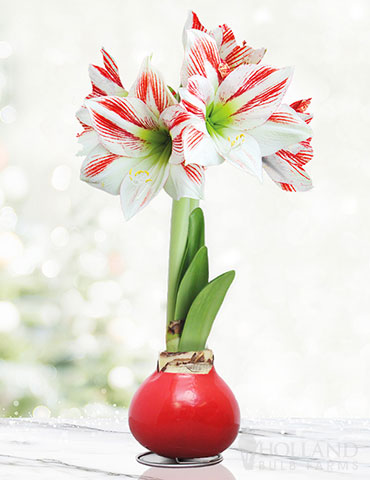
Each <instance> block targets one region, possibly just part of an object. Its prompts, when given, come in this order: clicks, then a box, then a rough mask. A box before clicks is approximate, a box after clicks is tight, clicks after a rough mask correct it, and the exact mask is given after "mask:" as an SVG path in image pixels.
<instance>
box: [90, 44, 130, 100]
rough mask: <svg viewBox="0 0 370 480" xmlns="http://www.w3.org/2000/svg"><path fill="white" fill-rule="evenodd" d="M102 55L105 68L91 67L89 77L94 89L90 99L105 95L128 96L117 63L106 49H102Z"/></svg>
mask: <svg viewBox="0 0 370 480" xmlns="http://www.w3.org/2000/svg"><path fill="white" fill-rule="evenodd" d="M101 53H102V55H103V62H104V68H103V67H99V66H97V65H89V76H90V80H91V85H92V89H93V91H92V94H91V95H89V98H91V97H95V96H103V95H118V96H126V95H127V91H126V90H125V88H124V87H123V85H122V82H121V79H120V77H119V72H118V67H117V64H116V62H115V61H114V60H113V58H112V57H111V56H110V55H109V53H108V52H107V51H106V50H105V49H104V48H102V49H101Z"/></svg>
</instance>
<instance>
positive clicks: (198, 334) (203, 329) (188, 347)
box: [179, 270, 235, 352]
mask: <svg viewBox="0 0 370 480" xmlns="http://www.w3.org/2000/svg"><path fill="white" fill-rule="evenodd" d="M234 277H235V271H234V270H231V271H230V272H226V273H224V274H222V275H220V276H219V277H217V278H215V279H214V280H212V282H210V283H209V284H208V285H206V286H205V287H204V288H203V290H202V291H201V292H200V293H199V294H198V296H197V297H196V298H195V300H194V302H193V303H192V305H191V307H190V310H189V313H188V315H187V317H186V321H185V325H184V328H183V331H182V334H181V338H180V344H179V351H180V352H188V351H192V350H203V349H204V348H205V345H206V342H207V338H208V335H209V333H210V331H211V328H212V325H213V322H214V320H215V318H216V315H217V312H218V311H219V309H220V307H221V305H222V302H223V300H224V298H225V295H226V293H227V291H228V289H229V287H230V285H231V283H232V281H233V280H234Z"/></svg>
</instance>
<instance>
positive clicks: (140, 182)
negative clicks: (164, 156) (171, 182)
mask: <svg viewBox="0 0 370 480" xmlns="http://www.w3.org/2000/svg"><path fill="white" fill-rule="evenodd" d="M169 169H170V165H169V163H168V162H161V161H159V160H158V157H156V156H152V157H147V158H145V159H144V160H141V161H140V162H138V163H136V165H135V167H134V168H133V169H132V170H130V171H129V173H128V174H127V175H126V177H125V178H124V180H123V182H122V185H121V190H120V195H121V206H122V210H123V213H124V216H125V218H126V220H129V219H130V218H131V217H133V216H134V215H135V214H136V213H137V212H139V211H140V210H141V209H143V208H144V207H145V206H146V205H147V204H148V203H149V202H150V201H151V200H152V199H153V198H154V197H155V196H156V195H157V194H158V193H159V191H160V190H161V189H162V187H163V186H164V184H165V183H166V181H167V178H168V174H169Z"/></svg>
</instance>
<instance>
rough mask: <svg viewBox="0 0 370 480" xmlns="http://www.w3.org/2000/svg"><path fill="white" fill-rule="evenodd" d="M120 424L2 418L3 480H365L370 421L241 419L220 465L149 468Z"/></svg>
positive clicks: (369, 461)
mask: <svg viewBox="0 0 370 480" xmlns="http://www.w3.org/2000/svg"><path fill="white" fill-rule="evenodd" d="M142 451H143V448H142V447H141V446H140V445H139V444H138V443H137V442H136V441H135V440H134V439H133V437H132V436H131V434H130V433H129V431H128V428H127V422H126V420H124V419H117V420H114V419H113V420H112V419H84V420H78V421H74V420H61V419H51V420H48V421H40V420H35V419H0V478H1V480H7V479H12V480H13V479H25V478H27V480H32V479H34V478H35V479H36V478H37V479H38V480H43V479H48V480H51V479H52V480H59V479H74V478H76V479H79V478H81V479H90V478H91V479H104V478H122V479H126V478H127V479H141V480H158V479H163V480H164V479H168V480H183V479H192V480H203V479H204V480H206V479H207V480H233V479H235V480H239V479H254V478H256V479H262V480H264V479H282V478H284V479H285V478H288V479H289V480H290V479H295V478H297V479H302V478H303V479H305V478H314V479H321V478H323V479H324V478H328V479H330V478H343V477H349V476H355V477H356V478H369V476H370V420H345V421H344V420H313V419H307V420H302V419H290V420H286V419H285V420H273V419H267V420H244V421H243V423H242V429H241V432H240V434H239V437H238V439H237V440H236V441H235V443H234V444H233V445H232V447H231V448H229V449H228V450H227V451H226V452H224V461H223V463H221V464H219V465H216V466H212V467H202V468H196V469H194V468H192V469H184V468H182V469H173V468H171V469H163V468H148V467H145V466H143V465H140V464H138V463H137V462H136V460H135V456H136V455H137V454H138V453H141V452H142Z"/></svg>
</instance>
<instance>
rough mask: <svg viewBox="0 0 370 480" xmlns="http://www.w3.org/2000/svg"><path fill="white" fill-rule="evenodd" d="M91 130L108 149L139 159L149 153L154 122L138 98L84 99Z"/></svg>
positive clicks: (156, 122) (155, 128) (153, 118)
mask: <svg viewBox="0 0 370 480" xmlns="http://www.w3.org/2000/svg"><path fill="white" fill-rule="evenodd" d="M85 103H86V107H87V108H88V110H89V112H90V116H91V119H92V122H93V127H94V129H95V130H96V131H97V133H98V134H99V136H100V138H101V141H102V143H103V144H104V146H105V147H106V148H108V150H110V151H111V152H112V153H115V154H117V155H125V156H131V157H140V156H143V155H147V154H148V153H149V151H150V139H151V138H152V136H153V135H155V132H156V131H157V130H158V127H159V125H158V120H157V119H156V118H155V117H154V115H153V114H152V112H151V111H150V110H149V109H148V107H147V106H146V105H145V104H144V103H143V102H142V101H141V100H140V99H138V98H127V97H126V98H121V97H99V98H95V99H91V100H87V101H86V102H85Z"/></svg>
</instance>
